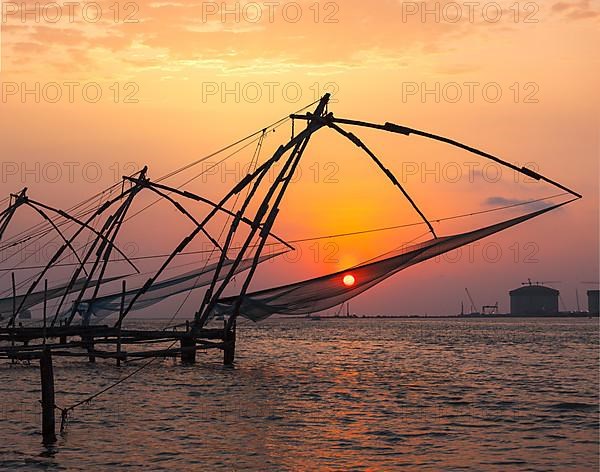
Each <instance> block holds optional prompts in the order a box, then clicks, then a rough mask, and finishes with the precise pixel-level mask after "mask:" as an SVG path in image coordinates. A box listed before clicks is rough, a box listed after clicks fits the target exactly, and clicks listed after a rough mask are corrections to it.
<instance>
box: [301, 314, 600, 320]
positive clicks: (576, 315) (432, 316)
mask: <svg viewBox="0 0 600 472" xmlns="http://www.w3.org/2000/svg"><path fill="white" fill-rule="evenodd" d="M598 317H599V315H598V314H597V313H596V314H593V313H592V314H590V313H557V314H552V315H511V314H510V313H498V314H494V315H482V314H477V315H360V316H359V315H351V316H341V315H332V316H327V315H323V316H318V317H317V316H315V317H310V316H302V317H295V318H296V319H332V320H335V319H359V320H360V319H489V318H598Z"/></svg>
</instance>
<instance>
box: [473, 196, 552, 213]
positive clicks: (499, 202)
mask: <svg viewBox="0 0 600 472" xmlns="http://www.w3.org/2000/svg"><path fill="white" fill-rule="evenodd" d="M484 205H487V206H493V207H505V206H506V207H508V206H514V207H518V206H519V207H520V206H523V207H526V208H529V209H531V210H541V209H542V208H546V207H547V206H548V204H547V203H545V202H543V201H532V200H521V199H518V198H506V197H501V196H494V197H489V198H487V199H486V200H485V201H484Z"/></svg>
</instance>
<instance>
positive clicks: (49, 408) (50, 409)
mask: <svg viewBox="0 0 600 472" xmlns="http://www.w3.org/2000/svg"><path fill="white" fill-rule="evenodd" d="M40 377H41V382H42V441H43V443H44V444H45V445H48V444H53V443H55V442H56V428H55V418H54V408H55V403H54V370H53V368H52V351H51V350H50V349H48V348H46V349H44V350H43V351H42V355H41V356H40Z"/></svg>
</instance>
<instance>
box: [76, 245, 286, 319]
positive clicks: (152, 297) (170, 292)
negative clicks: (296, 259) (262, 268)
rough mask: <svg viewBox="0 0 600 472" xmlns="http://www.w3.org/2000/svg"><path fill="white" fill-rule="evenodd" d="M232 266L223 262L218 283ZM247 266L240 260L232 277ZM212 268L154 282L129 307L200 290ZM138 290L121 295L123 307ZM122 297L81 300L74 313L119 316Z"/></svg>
mask: <svg viewBox="0 0 600 472" xmlns="http://www.w3.org/2000/svg"><path fill="white" fill-rule="evenodd" d="M281 254H283V253H282V252H278V253H275V254H269V255H265V256H262V257H261V258H260V259H259V264H260V263H262V262H264V261H266V260H268V259H271V258H273V257H277V256H279V255H281ZM232 264H233V260H226V261H225V262H224V263H223V270H221V272H220V273H219V280H222V279H223V278H224V277H225V276H226V275H227V273H228V267H229V266H231V265H232ZM251 266H252V258H248V259H244V260H242V261H241V262H240V264H239V265H238V267H237V268H236V270H235V274H238V273H240V272H243V271H245V270H247V269H249V268H250V267H251ZM216 268H217V263H214V264H210V265H206V266H205V267H203V268H202V269H196V270H193V271H190V272H187V273H185V274H182V275H179V276H177V277H172V278H169V279H166V280H163V281H162V282H158V283H155V284H153V285H151V286H150V288H149V289H148V290H147V291H146V292H144V293H143V294H142V295H140V297H139V298H138V299H137V300H136V301H135V303H134V304H133V306H132V307H131V310H141V309H143V308H146V307H149V306H151V305H154V304H155V303H158V302H160V301H163V300H165V299H167V298H169V297H172V296H174V295H178V294H180V293H183V292H187V291H189V290H194V289H197V288H201V287H204V286H206V285H208V284H210V283H211V281H212V279H213V277H214V273H215V269H216ZM139 290H140V287H138V288H135V289H131V290H127V291H126V292H125V307H127V306H128V305H129V303H130V302H131V301H132V300H133V297H134V296H135V295H136V294H137V292H138V291H139ZM122 297H123V292H122V291H121V292H115V293H111V294H109V295H104V296H102V297H97V298H96V299H95V300H93V301H91V300H84V301H82V302H81V303H80V304H79V306H78V308H77V312H78V313H79V314H80V315H82V316H84V317H92V316H93V317H94V318H97V319H104V318H106V317H108V316H110V315H112V314H114V313H119V311H120V309H121V299H122Z"/></svg>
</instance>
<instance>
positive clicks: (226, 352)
mask: <svg viewBox="0 0 600 472" xmlns="http://www.w3.org/2000/svg"><path fill="white" fill-rule="evenodd" d="M224 325H225V326H224V328H223V344H224V347H223V365H226V366H232V365H233V362H234V361H235V336H236V333H235V332H236V329H235V327H236V320H235V319H234V320H233V322H232V324H231V327H229V326H228V325H227V322H226V321H225V322H224Z"/></svg>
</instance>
